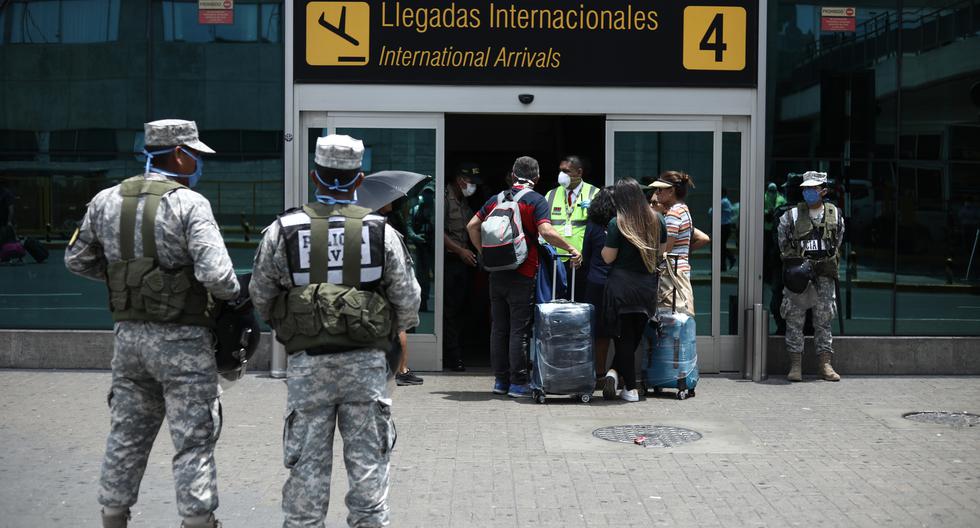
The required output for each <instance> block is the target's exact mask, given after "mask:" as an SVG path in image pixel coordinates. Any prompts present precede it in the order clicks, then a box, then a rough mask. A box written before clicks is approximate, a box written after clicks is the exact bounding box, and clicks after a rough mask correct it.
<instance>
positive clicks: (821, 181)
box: [800, 171, 827, 187]
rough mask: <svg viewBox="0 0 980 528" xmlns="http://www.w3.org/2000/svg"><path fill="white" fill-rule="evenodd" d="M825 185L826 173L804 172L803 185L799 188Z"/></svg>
mask: <svg viewBox="0 0 980 528" xmlns="http://www.w3.org/2000/svg"><path fill="white" fill-rule="evenodd" d="M819 185H827V173H826V172H817V171H806V172H804V173H803V183H801V184H800V187H817V186H819Z"/></svg>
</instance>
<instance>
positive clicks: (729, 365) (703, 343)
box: [605, 114, 752, 372]
mask: <svg viewBox="0 0 980 528" xmlns="http://www.w3.org/2000/svg"><path fill="white" fill-rule="evenodd" d="M749 130H750V128H749V118H748V117H746V116H727V115H725V116H721V115H719V116H687V115H682V116H676V115H673V116H672V115H667V116H661V115H637V114H628V115H616V114H610V115H607V116H606V138H605V149H606V167H605V169H606V172H605V174H606V185H612V184H613V183H614V176H615V135H616V133H617V132H710V133H711V134H712V163H711V166H712V178H711V181H712V186H711V196H712V198H711V203H712V204H717V203H720V201H721V188H722V155H723V152H722V150H723V141H722V138H723V134H724V133H725V132H738V133H740V134H741V136H740V141H739V156H740V158H739V159H740V166H739V171H740V177H739V193H740V194H739V195H740V196H746V195H747V193H749V192H751V188H752V181H751V178H749V177H748V175H749V167H750V159H749V150H750V149H749V142H750V137H749ZM740 222H741V220H740ZM711 224H712V225H711V230H710V232H711V233H712V234H714V233H719V232H720V228H721V208H720V207H713V208H712V214H711ZM743 226H744V223H743V225H740V229H739V233H738V236H739V241H738V251H739V273H738V286H737V288H736V291H737V292H738V306H737V309H738V315H737V326H736V331H735V333H734V334H732V335H722V334H721V274H720V268H721V258H722V251H721V239H720V237H718V236H712V239H711V270H712V272H711V314H712V317H711V331H710V333H709V335H703V336H699V337H698V349H699V351H700V354H699V358H698V362H699V365H700V367H701V370H703V371H705V372H721V371H738V370H740V369H741V366H742V365H743V356H742V353H743V350H742V349H743V347H742V343H744V337H745V336H744V335H743V334H744V329H743V317H744V312H745V310H746V308H747V307H748V306H750V304H747V303H748V296H747V291H748V289H749V283H750V281H751V277H750V276H749V270H750V268H751V267H750V266H747V265H745V264H746V263H747V260H746V258H747V257H748V254H749V252H748V251H747V244H746V243H745V241H746V238H748V237H749V235H750V230H749V229H746V228H744V227H743Z"/></svg>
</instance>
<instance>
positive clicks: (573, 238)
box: [546, 182, 599, 251]
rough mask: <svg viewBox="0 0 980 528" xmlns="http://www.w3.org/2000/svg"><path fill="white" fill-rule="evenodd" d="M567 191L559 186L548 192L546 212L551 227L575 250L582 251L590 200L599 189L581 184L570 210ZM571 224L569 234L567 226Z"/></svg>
mask: <svg viewBox="0 0 980 528" xmlns="http://www.w3.org/2000/svg"><path fill="white" fill-rule="evenodd" d="M567 192H569V191H568V190H567V189H565V188H564V187H562V186H561V185H559V186H558V187H555V188H554V189H552V190H550V191H548V194H547V196H546V198H547V200H548V211H549V215H550V216H551V225H553V226H554V227H555V229H556V230H558V233H559V234H560V235H562V237H563V238H564V239H565V240H567V241H568V243H569V244H571V245H572V246H573V247H574V248H575V249H577V250H578V251H582V244H583V243H584V242H585V226H586V224H587V223H588V219H589V204H590V203H591V202H592V198H594V197H595V195H596V193H597V192H599V188H598V187H596V186H594V185H590V184H588V183H585V182H582V190H581V191H579V193H578V196H576V197H575V203H573V204H572V207H571V210H570V211H569V208H568V198H566V194H565V193H567ZM568 224H571V231H570V233H571V234H569V231H568V228H567V225H568Z"/></svg>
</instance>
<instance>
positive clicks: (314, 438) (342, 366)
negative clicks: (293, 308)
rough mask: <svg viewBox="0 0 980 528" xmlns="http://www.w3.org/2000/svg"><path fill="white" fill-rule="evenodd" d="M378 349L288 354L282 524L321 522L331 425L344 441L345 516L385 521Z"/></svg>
mask: <svg viewBox="0 0 980 528" xmlns="http://www.w3.org/2000/svg"><path fill="white" fill-rule="evenodd" d="M387 370H388V368H387V360H386V359H385V353H384V352H383V351H381V350H377V351H367V350H365V351H357V352H346V353H339V354H325V355H319V356H309V355H307V354H306V353H305V352H301V353H298V354H295V355H293V356H290V357H289V366H288V368H287V371H286V372H287V373H286V385H287V387H288V396H287V404H286V406H287V409H286V412H287V414H286V423H285V425H284V427H283V463H284V464H285V466H286V468H288V469H289V478H288V479H287V480H286V484H285V485H284V486H283V488H282V509H283V513H284V514H285V522H284V523H283V526H284V527H285V528H292V527H301V526H302V527H322V526H323V525H324V524H323V519H324V517H325V516H326V514H327V507H328V506H329V502H330V475H331V471H332V463H333V439H334V429H335V428H336V429H338V430H339V431H340V436H341V438H342V439H343V445H344V464H345V465H346V466H347V477H348V482H349V483H350V491H348V492H347V497H346V501H345V502H346V504H347V509H348V515H347V524H348V525H350V526H354V527H376V526H387V525H388V462H389V459H390V456H391V449H392V448H393V447H394V445H395V426H394V422H393V421H392V419H391V400H390V399H388V398H387V392H388V391H387V386H386V382H387V379H386V378H387Z"/></svg>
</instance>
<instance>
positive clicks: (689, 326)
mask: <svg viewBox="0 0 980 528" xmlns="http://www.w3.org/2000/svg"><path fill="white" fill-rule="evenodd" d="M657 317H658V319H659V320H660V321H659V322H657V321H650V322H649V323H647V326H646V329H644V332H643V340H642V341H641V342H640V347H641V349H642V353H641V361H640V364H641V370H642V372H643V389H644V390H645V391H650V390H652V391H653V392H655V393H656V392H660V391H661V390H662V389H677V399H679V400H683V399H685V398H687V397H688V396H690V397H692V398H693V397H694V396H695V392H694V389H695V387H697V386H698V378H700V373H699V372H698V353H697V342H696V339H697V329H696V327H695V324H694V318H693V317H691V316H689V315H687V314H684V313H675V312H660V313H658V314H657Z"/></svg>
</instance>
